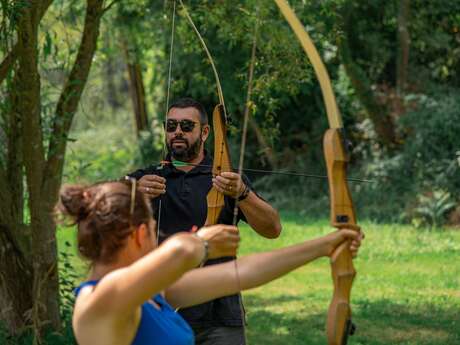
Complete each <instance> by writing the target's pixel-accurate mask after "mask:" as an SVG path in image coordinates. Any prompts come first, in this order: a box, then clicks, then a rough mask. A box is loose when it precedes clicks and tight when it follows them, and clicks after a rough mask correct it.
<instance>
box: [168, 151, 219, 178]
mask: <svg viewBox="0 0 460 345" xmlns="http://www.w3.org/2000/svg"><path fill="white" fill-rule="evenodd" d="M165 160H166V161H168V162H172V157H171V154H170V153H168V154H167V156H166V158H165ZM185 163H186V162H185ZM166 167H167V168H168V169H167V170H166V171H167V173H174V172H176V173H184V172H183V171H181V170H179V169H177V168H176V167H175V166H174V164H168V165H167V166H166ZM211 172H212V158H211V157H210V155H209V153H208V150H206V149H204V157H203V159H202V160H201V162H200V163H198V165H197V166H195V167H193V169H192V170H190V171H189V172H187V174H209V173H211Z"/></svg>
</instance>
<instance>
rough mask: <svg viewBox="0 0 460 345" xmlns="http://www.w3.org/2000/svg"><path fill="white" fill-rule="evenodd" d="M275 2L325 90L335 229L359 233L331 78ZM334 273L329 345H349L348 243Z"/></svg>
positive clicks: (282, 1)
mask: <svg viewBox="0 0 460 345" xmlns="http://www.w3.org/2000/svg"><path fill="white" fill-rule="evenodd" d="M275 2H276V4H277V5H278V7H279V8H280V10H281V12H282V14H283V16H284V17H285V18H286V20H287V21H288V23H289V25H290V26H291V28H292V30H293V31H294V33H295V35H296V36H297V38H298V39H299V41H300V43H301V45H302V47H303V49H304V51H305V53H306V54H307V56H308V58H309V60H310V61H311V63H312V65H313V69H314V70H315V73H316V76H317V78H318V80H319V83H320V86H321V90H322V94H323V99H324V103H325V106H326V112H327V117H328V122H329V129H328V130H327V131H326V133H325V135H324V140H323V146H324V155H325V159H326V165H327V175H328V181H329V194H330V208H331V214H330V217H331V225H332V226H334V227H336V228H337V229H339V230H340V229H352V230H356V231H359V227H358V225H357V224H356V215H355V210H354V207H353V201H352V198H351V195H350V191H349V188H348V184H347V174H346V169H347V165H348V162H349V156H348V152H347V145H346V139H345V136H344V131H343V123H342V117H341V115H340V112H339V109H338V107H337V103H336V100H335V95H334V92H333V90H332V86H331V81H330V79H329V75H328V73H327V70H326V68H325V66H324V64H323V62H322V60H321V58H320V56H319V54H318V51H317V50H316V48H315V46H314V44H313V42H312V41H311V39H310V37H309V35H308V33H307V32H306V31H305V28H304V26H303V25H302V23H301V22H300V21H299V19H298V18H297V16H296V15H295V13H294V11H293V10H292V9H291V8H290V7H289V5H288V3H287V1H286V0H275ZM331 269H332V279H333V282H334V293H333V296H332V301H331V303H330V306H329V311H328V317H327V325H326V333H327V340H328V344H329V345H345V344H347V339H348V335H350V334H353V332H354V328H355V327H354V325H353V323H352V322H351V308H350V293H351V288H352V284H353V279H354V277H355V275H356V271H355V268H354V266H353V261H352V256H351V253H350V250H349V243H348V242H344V243H342V244H341V245H340V246H339V247H338V248H337V249H336V250H335V251H334V253H333V254H332V255H331Z"/></svg>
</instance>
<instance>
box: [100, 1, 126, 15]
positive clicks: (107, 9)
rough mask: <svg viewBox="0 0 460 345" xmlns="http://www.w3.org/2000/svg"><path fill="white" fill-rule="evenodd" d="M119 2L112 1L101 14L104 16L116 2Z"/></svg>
mask: <svg viewBox="0 0 460 345" xmlns="http://www.w3.org/2000/svg"><path fill="white" fill-rule="evenodd" d="M120 1H121V0H113V1H112V2H111V3H110V4H108V5H107V6H106V7H105V8H104V10H103V13H102V14H104V13H105V12H107V11H109V10H110V9H111V8H112V7H113V6H114V5H116V4H117V3H118V2H120Z"/></svg>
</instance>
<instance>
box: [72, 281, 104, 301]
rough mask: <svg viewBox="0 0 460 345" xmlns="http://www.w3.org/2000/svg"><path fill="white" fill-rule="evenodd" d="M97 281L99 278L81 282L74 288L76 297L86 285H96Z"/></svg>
mask: <svg viewBox="0 0 460 345" xmlns="http://www.w3.org/2000/svg"><path fill="white" fill-rule="evenodd" d="M97 283H99V280H88V281H87V282H84V283H81V284H80V285H78V286H77V287H76V288H75V289H74V290H73V293H74V294H75V297H77V296H78V294H79V293H80V291H81V290H82V289H83V288H84V287H86V286H96V285H97Z"/></svg>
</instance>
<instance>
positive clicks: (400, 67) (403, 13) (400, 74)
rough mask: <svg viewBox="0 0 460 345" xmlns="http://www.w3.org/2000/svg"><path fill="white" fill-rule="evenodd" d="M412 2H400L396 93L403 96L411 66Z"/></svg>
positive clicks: (406, 0)
mask: <svg viewBox="0 0 460 345" xmlns="http://www.w3.org/2000/svg"><path fill="white" fill-rule="evenodd" d="M409 7H410V0H400V1H399V13H398V34H397V35H398V43H399V47H398V48H399V49H398V57H397V61H396V92H397V94H398V96H403V94H404V89H405V88H406V85H407V69H408V66H409V46H410V36H409V30H408V28H407V21H408V18H409Z"/></svg>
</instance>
